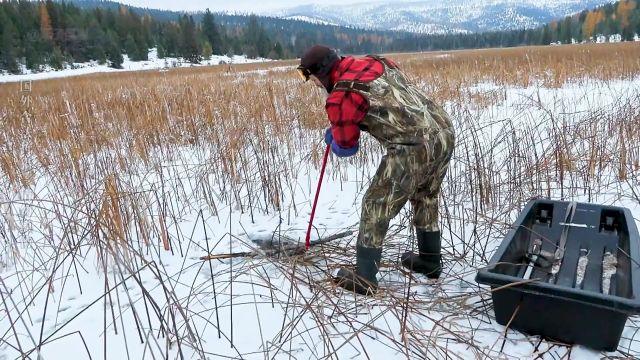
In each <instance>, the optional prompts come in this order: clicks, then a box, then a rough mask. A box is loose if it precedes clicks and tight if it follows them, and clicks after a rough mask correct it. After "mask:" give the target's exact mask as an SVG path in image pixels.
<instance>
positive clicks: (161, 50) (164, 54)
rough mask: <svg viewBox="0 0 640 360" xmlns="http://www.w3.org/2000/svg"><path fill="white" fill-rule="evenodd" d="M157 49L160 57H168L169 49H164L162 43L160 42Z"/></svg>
mask: <svg viewBox="0 0 640 360" xmlns="http://www.w3.org/2000/svg"><path fill="white" fill-rule="evenodd" d="M156 50H157V52H158V59H164V58H165V57H167V51H166V50H165V49H164V46H163V45H162V44H158V46H157V47H156Z"/></svg>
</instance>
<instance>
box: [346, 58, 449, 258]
mask: <svg viewBox="0 0 640 360" xmlns="http://www.w3.org/2000/svg"><path fill="white" fill-rule="evenodd" d="M377 59H379V60H380V61H381V62H382V63H383V64H384V65H385V71H384V73H383V74H382V76H380V77H379V78H377V79H375V80H373V81H371V82H359V81H338V82H337V83H336V84H335V87H334V89H335V90H342V91H355V92H358V93H360V94H361V95H363V96H364V97H365V98H367V99H368V101H369V112H368V114H367V116H366V118H365V119H364V120H363V121H362V122H361V123H360V127H361V129H362V130H363V131H367V132H369V133H370V134H371V135H372V136H373V137H375V138H376V139H377V140H378V141H380V142H381V143H382V145H383V146H384V147H385V148H386V150H387V154H386V155H384V156H383V158H382V161H381V163H380V166H379V167H378V170H377V172H376V174H375V176H374V177H373V179H372V180H371V185H370V186H369V189H367V192H366V193H365V195H364V199H363V201H362V213H361V216H360V232H359V235H358V245H360V246H363V247H365V248H380V247H382V244H383V241H384V237H385V235H386V233H387V230H388V228H389V222H390V221H391V219H393V218H394V217H395V216H396V215H397V214H398V213H399V212H400V210H401V209H402V207H403V206H404V205H405V204H406V202H407V201H410V202H411V204H412V206H413V210H414V218H413V223H414V225H415V226H416V228H419V229H422V230H426V231H437V230H438V194H439V192H440V185H441V184H442V180H443V179H444V176H445V174H446V172H447V168H448V166H449V160H450V159H451V154H452V153H453V148H454V142H455V137H454V131H453V126H452V124H451V121H450V119H449V116H448V114H447V113H446V112H445V111H444V109H442V108H441V107H440V106H438V105H436V104H435V103H433V102H432V101H431V100H429V99H427V98H426V97H425V96H424V95H423V94H422V93H421V92H420V90H419V89H417V88H416V87H415V86H414V85H412V84H410V83H409V81H408V79H407V78H406V77H405V75H404V74H403V73H402V72H400V71H399V70H398V69H397V67H396V66H395V65H394V64H393V63H391V62H389V61H387V60H386V59H384V58H380V57H378V58H377Z"/></svg>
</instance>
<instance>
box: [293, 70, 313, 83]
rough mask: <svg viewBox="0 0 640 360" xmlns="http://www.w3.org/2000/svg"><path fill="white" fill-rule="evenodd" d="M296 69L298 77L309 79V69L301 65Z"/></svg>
mask: <svg viewBox="0 0 640 360" xmlns="http://www.w3.org/2000/svg"><path fill="white" fill-rule="evenodd" d="M296 71H297V72H298V75H300V78H301V79H302V80H304V81H309V77H310V76H311V73H310V72H309V70H307V69H305V68H303V67H302V66H298V67H297V68H296Z"/></svg>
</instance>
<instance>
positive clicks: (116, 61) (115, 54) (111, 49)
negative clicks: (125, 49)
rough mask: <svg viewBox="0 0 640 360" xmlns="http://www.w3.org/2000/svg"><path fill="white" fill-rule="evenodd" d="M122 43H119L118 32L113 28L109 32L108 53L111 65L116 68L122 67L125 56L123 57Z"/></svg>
mask: <svg viewBox="0 0 640 360" xmlns="http://www.w3.org/2000/svg"><path fill="white" fill-rule="evenodd" d="M120 49H121V48H120V44H119V43H118V34H116V33H115V32H114V31H113V30H109V31H108V32H107V43H106V49H105V52H106V55H107V60H109V66H110V67H112V68H116V69H122V63H123V62H124V58H123V57H122V51H121V50H120Z"/></svg>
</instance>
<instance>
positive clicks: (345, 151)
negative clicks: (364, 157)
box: [324, 128, 360, 157]
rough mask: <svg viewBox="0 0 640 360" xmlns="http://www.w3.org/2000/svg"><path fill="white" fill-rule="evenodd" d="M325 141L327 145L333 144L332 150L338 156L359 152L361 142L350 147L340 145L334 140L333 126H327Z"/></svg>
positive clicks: (347, 155)
mask: <svg viewBox="0 0 640 360" xmlns="http://www.w3.org/2000/svg"><path fill="white" fill-rule="evenodd" d="M324 143H325V144H327V145H331V151H333V153H334V154H336V155H337V156H338V157H349V156H353V155H355V154H356V153H357V152H358V149H359V147H360V146H359V143H356V144H355V145H354V146H353V147H350V148H346V149H345V148H342V147H340V146H338V144H336V143H335V142H333V134H332V133H331V128H327V130H326V131H325V132H324Z"/></svg>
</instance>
